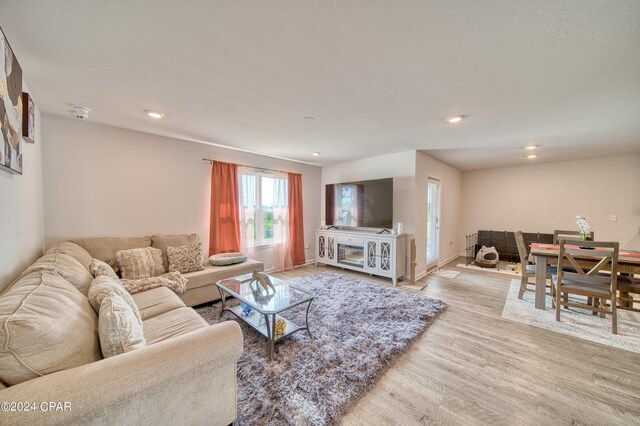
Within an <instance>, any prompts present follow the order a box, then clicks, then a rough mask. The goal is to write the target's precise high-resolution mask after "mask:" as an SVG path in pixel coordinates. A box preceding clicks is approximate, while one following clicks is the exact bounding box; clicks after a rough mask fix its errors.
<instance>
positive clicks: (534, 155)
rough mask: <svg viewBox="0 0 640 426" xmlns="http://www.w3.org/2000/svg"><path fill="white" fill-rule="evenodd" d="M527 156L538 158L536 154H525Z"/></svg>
mask: <svg viewBox="0 0 640 426" xmlns="http://www.w3.org/2000/svg"><path fill="white" fill-rule="evenodd" d="M527 158H532V159H533V158H538V154H531V155H527Z"/></svg>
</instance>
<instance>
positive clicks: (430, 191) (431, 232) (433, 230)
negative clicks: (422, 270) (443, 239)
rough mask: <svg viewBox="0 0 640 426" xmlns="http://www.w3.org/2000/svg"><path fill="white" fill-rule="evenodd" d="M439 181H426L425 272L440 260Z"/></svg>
mask: <svg viewBox="0 0 640 426" xmlns="http://www.w3.org/2000/svg"><path fill="white" fill-rule="evenodd" d="M441 185H442V183H441V182H440V179H435V178H432V177H430V178H429V179H428V181H427V271H428V270H430V269H433V268H435V267H437V266H438V260H439V258H440V253H439V246H440V187H441Z"/></svg>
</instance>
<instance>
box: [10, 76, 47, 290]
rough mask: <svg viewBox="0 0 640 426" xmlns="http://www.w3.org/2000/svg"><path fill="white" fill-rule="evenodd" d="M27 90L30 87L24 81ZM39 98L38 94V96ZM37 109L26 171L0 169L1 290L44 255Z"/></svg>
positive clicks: (26, 150)
mask: <svg viewBox="0 0 640 426" xmlns="http://www.w3.org/2000/svg"><path fill="white" fill-rule="evenodd" d="M23 85H24V87H23V90H24V91H25V92H28V91H29V89H28V88H27V87H26V85H25V84H24V83H23ZM34 99H35V101H36V102H37V101H38V99H37V97H35V96H34ZM40 119H41V117H40V112H39V111H38V110H37V105H36V112H35V124H36V138H35V143H34V144H30V143H24V145H23V146H24V152H23V154H22V155H23V157H22V164H23V174H22V175H12V174H10V173H9V172H6V171H3V170H0V200H2V202H1V203H2V204H1V205H2V208H0V235H1V237H0V290H1V289H2V288H4V287H5V286H6V285H8V284H9V283H11V282H12V281H13V280H14V279H15V278H16V277H17V276H18V275H19V274H20V272H22V270H23V269H24V268H26V267H27V266H29V264H30V263H32V262H33V261H34V260H36V258H38V257H39V256H40V255H42V241H43V218H42V158H41V156H42V143H43V142H42V140H43V139H42V131H41V126H40Z"/></svg>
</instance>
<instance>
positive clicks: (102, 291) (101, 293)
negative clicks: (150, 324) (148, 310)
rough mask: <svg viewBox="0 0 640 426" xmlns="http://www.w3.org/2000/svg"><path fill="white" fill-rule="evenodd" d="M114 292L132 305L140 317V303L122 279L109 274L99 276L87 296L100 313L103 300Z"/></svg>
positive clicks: (94, 308) (95, 309)
mask: <svg viewBox="0 0 640 426" xmlns="http://www.w3.org/2000/svg"><path fill="white" fill-rule="evenodd" d="M113 294H117V295H118V296H120V297H122V299H123V300H124V301H125V302H126V303H127V304H128V305H129V306H131V309H133V310H134V311H135V312H136V316H137V317H138V318H140V312H139V311H138V305H136V302H134V300H133V297H131V295H130V294H129V293H128V292H127V290H126V289H125V288H124V286H123V285H122V283H121V282H120V280H116V279H113V277H110V276H107V275H99V276H97V277H96V279H95V280H93V282H92V283H91V286H90V287H89V294H88V295H87V297H88V298H89V303H90V304H91V307H92V308H93V310H94V311H95V312H96V313H97V314H99V313H100V306H101V305H102V301H103V300H104V299H105V298H107V297H108V296H111V295H113Z"/></svg>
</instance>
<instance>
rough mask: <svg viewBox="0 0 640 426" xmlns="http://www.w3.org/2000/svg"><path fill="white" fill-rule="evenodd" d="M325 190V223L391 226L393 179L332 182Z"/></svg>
mask: <svg viewBox="0 0 640 426" xmlns="http://www.w3.org/2000/svg"><path fill="white" fill-rule="evenodd" d="M325 189H326V194H325V196H326V199H325V201H326V202H325V224H326V225H328V226H331V225H332V226H347V227H365V228H392V227H393V178H387V179H375V180H363V181H358V182H345V183H333V184H329V185H327V186H326V188H325Z"/></svg>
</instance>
